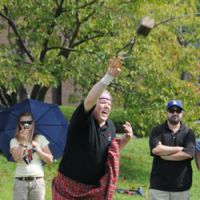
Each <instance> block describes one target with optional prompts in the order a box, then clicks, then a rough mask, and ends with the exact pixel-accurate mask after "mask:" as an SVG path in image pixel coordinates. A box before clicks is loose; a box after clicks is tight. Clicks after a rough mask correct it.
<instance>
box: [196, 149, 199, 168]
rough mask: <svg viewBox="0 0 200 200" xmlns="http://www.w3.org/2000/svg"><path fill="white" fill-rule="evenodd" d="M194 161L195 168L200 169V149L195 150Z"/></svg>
mask: <svg viewBox="0 0 200 200" xmlns="http://www.w3.org/2000/svg"><path fill="white" fill-rule="evenodd" d="M195 162H196V166H197V169H198V170H200V151H196V152H195Z"/></svg>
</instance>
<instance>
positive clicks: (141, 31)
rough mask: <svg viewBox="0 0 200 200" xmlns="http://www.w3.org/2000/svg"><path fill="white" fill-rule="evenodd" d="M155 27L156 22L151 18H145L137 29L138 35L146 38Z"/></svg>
mask: <svg viewBox="0 0 200 200" xmlns="http://www.w3.org/2000/svg"><path fill="white" fill-rule="evenodd" d="M153 26H154V20H153V19H152V18H150V17H149V16H145V17H143V18H142V20H141V21H140V24H139V26H138V29H137V34H138V35H143V36H145V37H146V36H147V35H148V34H149V32H150V31H151V29H152V28H153Z"/></svg>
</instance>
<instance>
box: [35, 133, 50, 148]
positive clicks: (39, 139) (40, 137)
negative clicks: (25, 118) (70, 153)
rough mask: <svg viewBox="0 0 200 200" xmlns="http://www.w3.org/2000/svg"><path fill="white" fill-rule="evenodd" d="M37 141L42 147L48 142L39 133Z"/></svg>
mask: <svg viewBox="0 0 200 200" xmlns="http://www.w3.org/2000/svg"><path fill="white" fill-rule="evenodd" d="M37 141H38V144H39V145H40V148H44V147H45V146H47V145H48V144H49V141H48V140H47V139H46V137H44V136H43V135H39V137H38V139H37Z"/></svg>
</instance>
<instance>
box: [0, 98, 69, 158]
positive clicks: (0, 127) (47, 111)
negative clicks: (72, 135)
mask: <svg viewBox="0 0 200 200" xmlns="http://www.w3.org/2000/svg"><path fill="white" fill-rule="evenodd" d="M21 112H31V113H32V114H33V116H34V119H35V124H36V132H37V133H40V134H42V135H44V136H45V137H46V138H47V140H48V141H49V142H50V144H49V147H50V150H51V152H52V154H53V156H54V159H57V158H59V157H61V156H62V155H63V151H64V147H65V143H66V137H67V127H68V124H67V121H66V120H65V118H64V116H63V114H62V113H61V111H60V109H59V107H58V106H57V105H54V104H48V103H44V102H41V101H37V100H33V99H26V100H24V101H22V102H21V103H18V104H16V105H14V106H12V107H10V108H8V109H5V110H3V111H1V112H0V150H1V151H2V153H3V154H4V155H5V156H6V158H7V159H8V160H12V156H11V154H10V152H9V145H10V140H11V139H12V138H13V137H14V136H15V128H16V124H17V118H18V116H19V115H20V114H21Z"/></svg>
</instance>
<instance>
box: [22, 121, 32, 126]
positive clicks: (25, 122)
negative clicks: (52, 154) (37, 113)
mask: <svg viewBox="0 0 200 200" xmlns="http://www.w3.org/2000/svg"><path fill="white" fill-rule="evenodd" d="M32 122H33V121H32V120H30V121H20V122H19V123H20V124H21V125H22V126H24V124H28V125H31V124H32Z"/></svg>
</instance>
